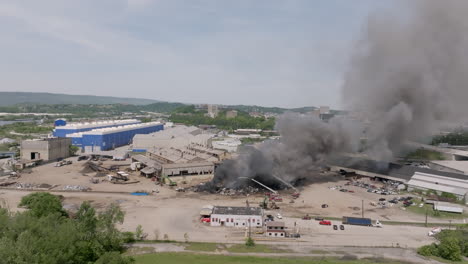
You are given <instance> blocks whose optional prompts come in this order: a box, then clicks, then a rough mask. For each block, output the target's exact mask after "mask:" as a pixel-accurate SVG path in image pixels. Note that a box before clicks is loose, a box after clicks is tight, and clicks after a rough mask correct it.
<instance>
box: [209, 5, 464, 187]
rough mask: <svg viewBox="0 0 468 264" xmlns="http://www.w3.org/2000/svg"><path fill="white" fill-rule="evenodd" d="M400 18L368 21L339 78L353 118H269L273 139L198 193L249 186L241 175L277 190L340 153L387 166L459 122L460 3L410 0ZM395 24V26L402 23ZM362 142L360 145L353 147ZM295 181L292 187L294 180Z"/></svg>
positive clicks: (229, 166)
mask: <svg viewBox="0 0 468 264" xmlns="http://www.w3.org/2000/svg"><path fill="white" fill-rule="evenodd" d="M404 4H407V5H410V9H409V10H410V13H409V14H408V19H404V20H401V19H399V20H395V18H394V17H386V16H382V15H378V16H373V17H371V18H370V19H369V20H368V21H369V23H368V25H367V27H366V30H365V31H364V32H363V33H364V34H363V37H362V40H361V41H360V42H359V43H358V44H359V46H357V48H356V50H355V53H354V54H353V56H352V58H351V60H350V67H349V70H348V72H347V73H346V74H345V77H344V85H343V98H344V99H345V101H346V107H347V109H349V110H352V111H353V112H354V113H359V114H360V115H361V118H360V119H361V120H365V121H368V122H369V123H368V122H362V123H359V122H351V121H349V120H346V119H344V118H333V119H331V120H330V121H329V122H328V123H324V122H322V121H321V120H319V119H317V118H314V117H312V116H301V115H298V114H296V115H295V114H286V115H284V116H282V117H280V118H279V119H278V120H277V124H276V129H277V130H278V132H279V134H280V135H281V139H280V140H274V141H273V140H272V141H266V142H264V143H263V144H260V145H259V146H258V147H257V148H246V149H244V150H243V151H241V155H240V156H239V157H238V158H237V159H235V160H229V161H226V162H224V163H223V164H222V165H221V166H219V167H218V168H217V170H216V172H215V177H214V179H213V181H212V182H211V183H209V184H207V185H204V186H203V188H202V189H205V190H206V189H214V190H217V189H219V188H233V189H237V188H240V187H242V186H249V185H250V186H251V185H252V183H251V182H250V181H245V180H243V179H241V177H247V178H251V179H256V180H259V181H261V182H263V183H264V184H266V185H268V186H273V187H281V186H282V185H283V184H282V183H279V182H278V181H277V180H276V179H275V178H274V177H272V176H273V175H276V176H278V177H279V178H281V179H282V180H283V181H285V182H287V183H293V182H300V179H305V178H307V179H308V180H309V181H311V182H314V180H315V179H316V178H315V177H316V176H317V175H318V172H319V170H320V169H319V167H320V166H323V165H326V164H327V162H328V161H329V160H332V159H335V160H336V159H338V160H339V156H340V155H341V154H344V153H356V152H357V151H358V149H360V151H361V152H362V154H367V156H369V157H372V158H373V159H376V160H381V161H386V162H387V161H391V160H392V159H393V157H394V156H395V155H398V154H399V153H400V152H401V151H404V149H403V146H404V143H405V142H407V141H413V140H423V139H425V138H426V139H427V137H428V136H430V135H431V134H432V133H433V131H434V129H436V128H438V127H439V126H440V125H442V122H443V121H444V122H446V121H455V120H460V119H459V118H460V117H461V116H462V115H461V114H462V113H463V112H464V110H466V108H467V106H466V103H465V100H466V98H468V89H466V87H465V86H466V84H467V83H468V74H467V73H468V63H467V61H468V58H467V56H468V50H467V49H468V45H467V44H468V37H467V36H468V35H467V34H466V28H468V19H467V17H466V15H465V14H464V13H465V12H464V11H465V10H467V9H468V2H467V1H462V0H453V1H438V0H423V1H411V2H405V3H404ZM402 21H403V22H402ZM363 138H364V139H365V142H366V143H365V145H364V146H360V144H361V140H362V139H363ZM298 180H299V181H298Z"/></svg>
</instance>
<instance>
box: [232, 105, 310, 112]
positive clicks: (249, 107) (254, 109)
mask: <svg viewBox="0 0 468 264" xmlns="http://www.w3.org/2000/svg"><path fill="white" fill-rule="evenodd" d="M225 107H226V108H228V109H236V110H240V111H245V112H259V113H276V114H282V113H284V112H287V111H291V112H299V113H306V112H310V111H313V110H315V109H317V108H316V107H313V106H306V107H299V108H281V107H264V106H258V105H227V106H225Z"/></svg>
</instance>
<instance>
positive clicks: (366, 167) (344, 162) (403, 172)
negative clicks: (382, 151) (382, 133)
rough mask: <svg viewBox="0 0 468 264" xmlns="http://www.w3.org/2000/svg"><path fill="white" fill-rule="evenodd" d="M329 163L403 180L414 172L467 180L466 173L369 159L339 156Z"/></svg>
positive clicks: (406, 179) (408, 178)
mask: <svg viewBox="0 0 468 264" xmlns="http://www.w3.org/2000/svg"><path fill="white" fill-rule="evenodd" d="M331 165H336V166H341V167H344V168H350V169H354V170H360V171H366V172H370V173H375V174H381V175H387V176H392V177H394V178H399V179H402V180H404V181H409V180H410V179H411V177H413V175H414V174H415V173H416V172H420V173H427V174H431V175H435V176H444V177H448V178H453V179H462V180H467V179H468V175H464V174H459V173H452V172H446V171H439V170H433V169H426V168H419V167H414V166H406V165H400V164H396V163H392V162H385V161H376V160H370V159H362V158H353V157H344V156H342V157H340V158H339V159H338V160H336V161H334V162H332V164H331Z"/></svg>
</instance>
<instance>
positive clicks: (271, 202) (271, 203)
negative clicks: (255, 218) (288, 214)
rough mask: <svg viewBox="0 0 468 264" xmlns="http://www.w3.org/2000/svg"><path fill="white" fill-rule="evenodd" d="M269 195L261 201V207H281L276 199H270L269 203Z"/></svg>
mask: <svg viewBox="0 0 468 264" xmlns="http://www.w3.org/2000/svg"><path fill="white" fill-rule="evenodd" d="M268 200H269V198H268V196H266V195H265V198H264V199H263V202H261V203H260V207H261V208H263V209H265V210H266V209H268V208H270V209H279V206H277V205H276V203H275V201H270V203H269V204H268Z"/></svg>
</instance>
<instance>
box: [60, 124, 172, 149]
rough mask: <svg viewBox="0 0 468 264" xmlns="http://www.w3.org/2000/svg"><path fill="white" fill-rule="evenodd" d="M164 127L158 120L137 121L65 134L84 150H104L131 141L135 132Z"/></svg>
mask: <svg viewBox="0 0 468 264" xmlns="http://www.w3.org/2000/svg"><path fill="white" fill-rule="evenodd" d="M163 129H164V125H163V124H162V123H160V122H149V123H139V124H132V125H124V126H117V127H115V126H114V127H107V128H99V129H93V130H89V131H85V132H79V133H72V134H67V137H68V138H71V139H72V144H73V145H74V146H77V147H80V148H81V150H82V151H84V152H87V153H89V152H93V151H103V150H104V151H105V150H110V149H114V148H117V147H120V146H123V145H128V144H130V143H131V142H132V139H133V137H134V136H135V135H136V134H149V133H152V132H156V131H160V130H163Z"/></svg>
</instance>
